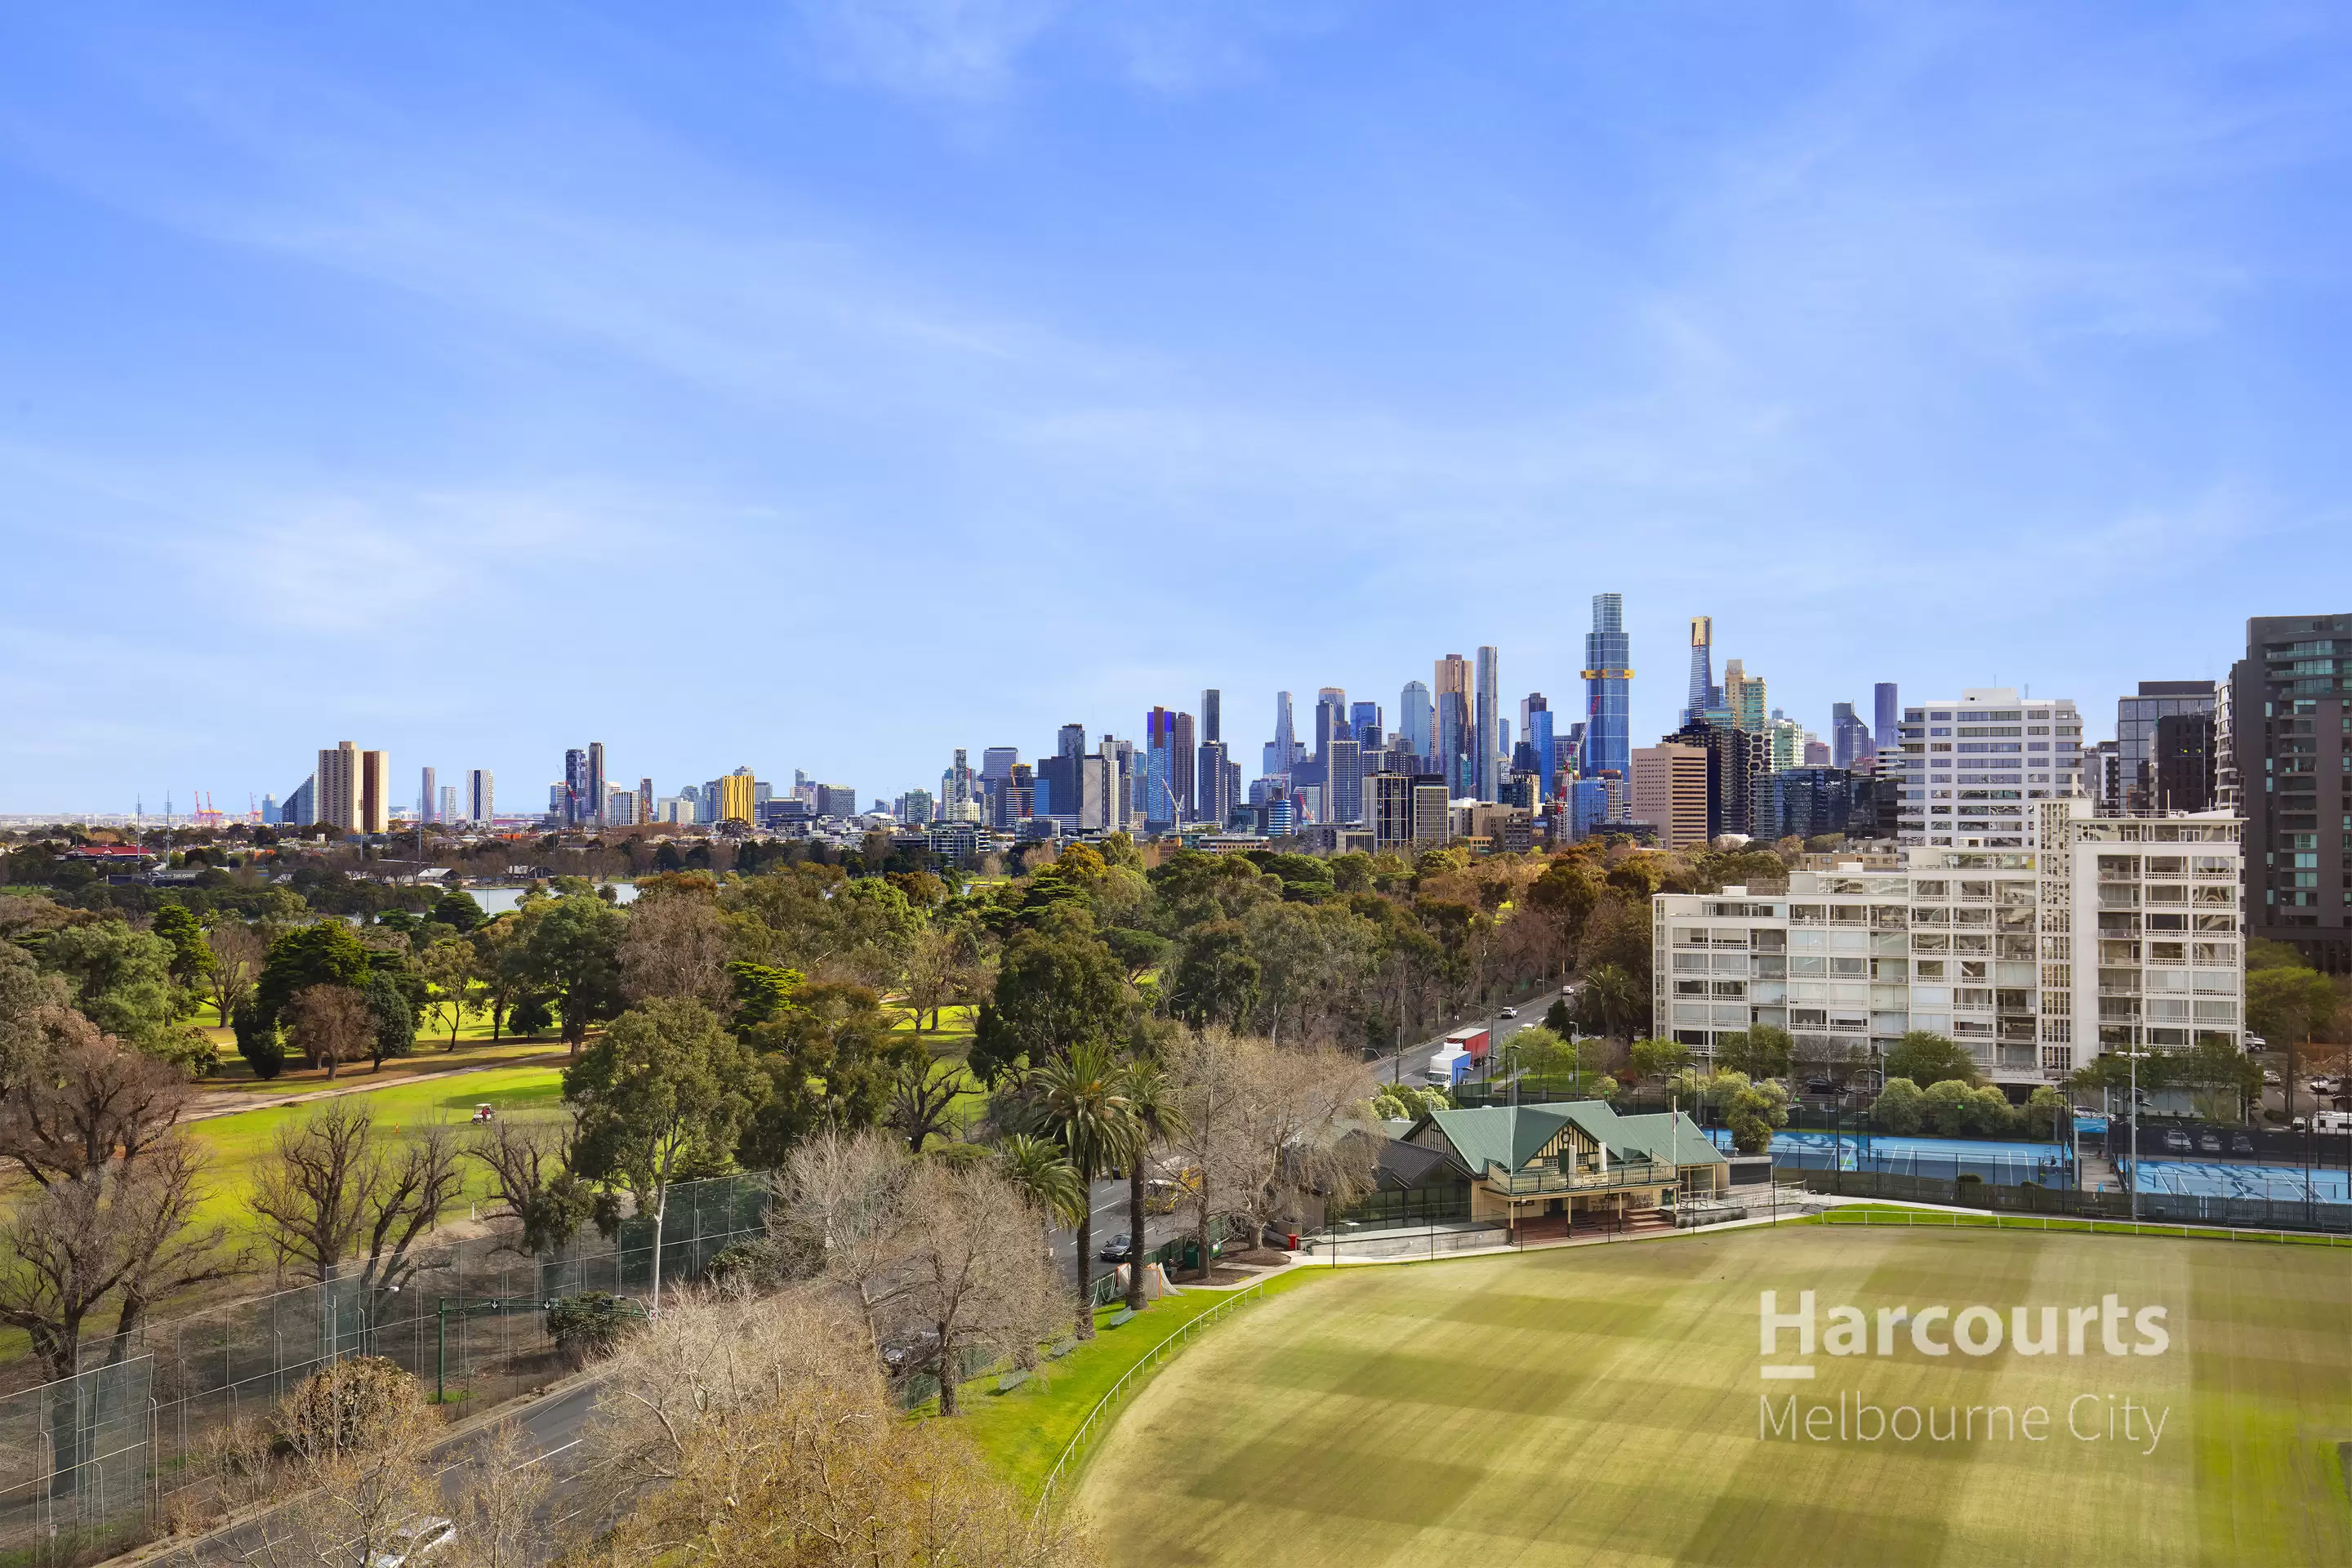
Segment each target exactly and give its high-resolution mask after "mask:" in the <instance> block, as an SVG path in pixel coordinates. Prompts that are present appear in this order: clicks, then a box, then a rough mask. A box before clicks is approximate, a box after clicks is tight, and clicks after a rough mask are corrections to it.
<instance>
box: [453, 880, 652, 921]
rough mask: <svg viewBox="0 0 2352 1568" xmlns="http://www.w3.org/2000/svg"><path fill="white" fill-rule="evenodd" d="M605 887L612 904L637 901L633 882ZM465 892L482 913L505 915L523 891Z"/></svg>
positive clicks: (486, 890)
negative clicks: (479, 906)
mask: <svg viewBox="0 0 2352 1568" xmlns="http://www.w3.org/2000/svg"><path fill="white" fill-rule="evenodd" d="M605 885H606V886H607V887H609V888H611V889H613V901H614V903H620V904H633V903H635V902H636V901H637V885H636V884H635V882H609V883H607V884H605ZM466 891H467V892H468V893H471V894H473V895H474V902H476V903H478V904H479V905H481V906H482V912H483V913H484V914H486V915H502V914H505V913H506V912H507V911H508V910H511V909H514V908H516V907H518V906H519V905H520V904H521V902H522V894H523V890H522V889H520V888H467V889H466Z"/></svg>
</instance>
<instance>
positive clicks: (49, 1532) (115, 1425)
mask: <svg viewBox="0 0 2352 1568" xmlns="http://www.w3.org/2000/svg"><path fill="white" fill-rule="evenodd" d="M766 1206H767V1189H766V1186H765V1184H764V1183H763V1182H761V1180H760V1179H759V1178H757V1177H754V1176H744V1175H735V1176H721V1177H716V1178H713V1179H711V1180H709V1181H703V1182H693V1183H682V1184H679V1185H677V1186H676V1187H673V1188H672V1189H671V1190H670V1194H669V1202H668V1205H667V1213H666V1215H665V1218H664V1222H663V1225H662V1237H661V1255H660V1258H659V1264H660V1272H661V1278H662V1279H663V1281H664V1283H665V1284H683V1283H686V1282H688V1281H691V1280H694V1279H699V1278H700V1277H701V1276H702V1275H703V1273H704V1272H705V1270H707V1269H708V1268H709V1266H710V1263H711V1261H712V1259H714V1258H717V1257H718V1256H719V1253H721V1252H723V1251H724V1250H726V1248H727V1247H730V1246H732V1245H734V1244H735V1243H737V1242H739V1241H749V1240H751V1239H754V1238H755V1237H760V1236H762V1235H764V1234H765V1215H766ZM655 1263H656V1258H655V1256H654V1221H653V1217H652V1216H651V1215H641V1216H635V1217H631V1218H629V1219H625V1220H623V1221H622V1222H621V1224H620V1226H619V1228H618V1229H617V1230H616V1231H615V1232H614V1235H613V1237H611V1238H609V1239H607V1238H605V1237H603V1236H601V1235H600V1234H598V1233H596V1232H593V1231H591V1232H589V1233H587V1234H586V1235H584V1236H582V1237H574V1238H573V1239H572V1240H571V1241H570V1242H568V1243H566V1244H565V1245H564V1246H563V1247H560V1248H555V1249H551V1250H550V1251H548V1252H545V1253H541V1254H539V1255H537V1256H533V1255H531V1254H529V1253H525V1252H520V1251H518V1250H516V1249H514V1247H512V1246H511V1242H510V1238H509V1239H504V1240H502V1239H501V1238H499V1237H478V1238H473V1239H469V1240H466V1241H462V1242H457V1243H452V1244H450V1245H449V1246H447V1247H443V1248H436V1249H435V1250H434V1252H433V1254H432V1256H431V1258H430V1260H429V1261H428V1262H427V1264H426V1265H425V1267H423V1268H419V1269H418V1270H417V1271H416V1272H415V1274H414V1275H412V1276H410V1278H409V1279H407V1280H406V1281H404V1283H403V1284H402V1285H401V1286H400V1287H399V1288H398V1289H370V1288H369V1287H368V1286H367V1285H365V1284H363V1283H362V1281H360V1280H358V1279H335V1280H331V1281H329V1282H327V1283H323V1284H309V1285H303V1286H299V1287H296V1288H294V1289H286V1290H279V1291H276V1292H273V1293H271V1294H269V1295H266V1296H259V1297H253V1298H248V1299H246V1300H238V1301H232V1302H227V1303H224V1304H221V1305H218V1306H214V1307H210V1308H207V1309H205V1310H203V1311H200V1312H197V1313H194V1314H192V1315H190V1316H188V1317H184V1318H180V1319H174V1320H164V1321H157V1322H152V1323H150V1324H147V1325H145V1326H143V1327H142V1328H140V1329H138V1330H136V1331H133V1332H132V1333H131V1335H129V1336H127V1337H126V1338H124V1339H123V1340H121V1341H115V1340H111V1339H107V1338H103V1337H100V1338H98V1339H97V1340H96V1342H94V1343H92V1344H90V1345H89V1346H86V1347H85V1352H84V1364H83V1367H82V1369H81V1370H80V1371H79V1373H76V1374H75V1375H74V1376H71V1377H68V1378H64V1379H61V1380H59V1381H57V1382H53V1383H48V1384H42V1385H40V1386H38V1387H35V1388H30V1389H26V1390H24V1391H22V1392H19V1393H16V1394H9V1395H7V1396H5V1397H0V1563H5V1564H6V1565H7V1568H18V1565H19V1564H21V1565H22V1568H63V1565H65V1564H68V1563H75V1562H83V1561H89V1560H92V1558H93V1557H94V1556H96V1555H103V1554H104V1552H105V1551H106V1550H107V1549H112V1550H121V1549H123V1548H124V1547H127V1546H128V1545H130V1544H131V1543H133V1542H137V1541H139V1540H142V1539H144V1538H146V1536H147V1535H149V1534H151V1533H152V1531H155V1530H157V1529H159V1528H162V1527H163V1526H164V1525H166V1524H167V1523H169V1522H171V1521H173V1520H175V1519H177V1518H179V1517H181V1516H182V1515H183V1514H184V1513H185V1512H186V1511H187V1510H188V1509H189V1508H191V1507H192V1506H194V1504H195V1502H196V1500H197V1498H198V1496H199V1495H200V1493H201V1491H202V1489H204V1487H205V1484H206V1482H205V1476H204V1470H205V1467H204V1465H203V1464H202V1463H201V1462H200V1461H201V1459H202V1457H203V1453H204V1449H205V1444H206V1441H207V1439H208V1438H209V1437H210V1436H212V1435H213V1434H215V1433H216V1432H218V1431H219V1430H221V1429H222V1428H224V1427H226V1426H228V1425H229V1424H230V1423H232V1422H235V1421H236V1420H237V1419H239V1418H240V1417H242V1416H247V1415H260V1414H263V1413H265V1412H267V1411H268V1410H270V1409H271V1408H273V1407H274V1406H275V1405H277V1403H278V1400H279V1399H280V1398H281V1397H283V1396H284V1395H285V1394H287V1393H288V1392H289V1391H290V1390H291V1389H292V1388H293V1387H294V1386H295V1385H296V1384H299V1383H300V1382H301V1381H302V1379H303V1378H305V1377H307V1376H309V1375H310V1373H313V1372H315V1371H317V1370H318V1369H319V1368H320V1367H322V1366H325V1365H328V1364H330V1363H333V1362H336V1361H340V1360H342V1359H344V1358H346V1357H349V1356H355V1355H373V1356H383V1357H385V1358H388V1359H389V1360H391V1361H393V1362H395V1363H398V1364H399V1365H400V1366H401V1367H403V1368H404V1369H405V1370H406V1371H408V1372H410V1373H415V1375H416V1376H417V1377H418V1378H419V1379H420V1380H421V1381H423V1382H424V1383H425V1384H427V1385H429V1386H430V1388H431V1390H432V1393H431V1394H430V1397H431V1398H432V1399H433V1400H434V1401H435V1403H436V1404H437V1405H451V1406H457V1408H458V1410H459V1411H460V1412H461V1413H464V1414H471V1413H473V1412H476V1411H479V1410H482V1409H486V1408H488V1407H489V1406H491V1405H498V1404H501V1403H503V1402H505V1401H507V1400H509V1399H512V1398H514V1397H516V1396H518V1395H520V1394H526V1393H529V1392H530V1391H531V1390H532V1389H534V1388H537V1387H539V1386H541V1384H546V1383H548V1382H551V1381H552V1380H553V1379H554V1378H555V1377H557V1376H558V1375H560V1374H561V1373H562V1371H563V1370H564V1368H563V1366H562V1360H561V1357H560V1355H559V1352H557V1349H556V1346H555V1342H554V1341H553V1339H552V1338H551V1336H550V1335H549V1333H548V1330H547V1321H546V1320H547V1311H546V1310H547V1307H548V1306H549V1305H550V1304H551V1302H553V1301H555V1300H559V1299H561V1298H562V1297H565V1296H573V1295H578V1294H581V1293H582V1292H583V1291H590V1290H604V1291H610V1292H612V1293H613V1294H614V1295H623V1296H636V1295H642V1294H646V1293H647V1292H649V1291H650V1289H651V1288H652V1283H653V1278H654V1270H655Z"/></svg>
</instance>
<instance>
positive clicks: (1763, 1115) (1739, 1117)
mask: <svg viewBox="0 0 2352 1568" xmlns="http://www.w3.org/2000/svg"><path fill="white" fill-rule="evenodd" d="M1725 1076H1726V1077H1736V1076H1737V1075H1736V1074H1726V1075H1725ZM1723 1121H1724V1124H1725V1125H1726V1126H1727V1127H1729V1128H1730V1129H1731V1146H1732V1147H1733V1148H1735V1149H1737V1150H1738V1151H1739V1152H1741V1153H1743V1154H1761V1153H1762V1152H1764V1151H1765V1150H1767V1149H1769V1148H1770V1147H1771V1146H1772V1131H1773V1129H1775V1128H1778V1127H1786V1126H1787V1125H1788V1124H1789V1091H1788V1090H1787V1089H1783V1088H1782V1087H1781V1086H1780V1085H1779V1084H1777V1083H1774V1082H1773V1081H1772V1080H1771V1079H1765V1080H1764V1081H1763V1082H1761V1083H1743V1084H1741V1085H1739V1086H1738V1088H1737V1089H1733V1090H1732V1091H1731V1096H1730V1099H1729V1101H1728V1102H1727V1104H1726V1105H1725V1107H1724V1111H1723Z"/></svg>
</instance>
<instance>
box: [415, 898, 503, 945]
mask: <svg viewBox="0 0 2352 1568" xmlns="http://www.w3.org/2000/svg"><path fill="white" fill-rule="evenodd" d="M425 919H426V920H428V921H433V922H434V923H435V924H436V925H445V926H447V927H448V928H449V929H450V930H451V931H456V932H457V934H458V935H459V936H470V935H471V934H472V933H473V932H475V931H478V930H480V929H481V927H482V925H483V923H484V922H485V921H488V919H489V917H488V915H486V914H484V913H483V912H482V906H481V905H480V904H479V903H478V902H476V901H475V899H474V895H473V894H471V893H469V892H467V891H466V889H463V888H451V889H448V890H447V891H446V892H445V893H443V894H442V895H441V896H440V897H439V898H437V899H436V900H433V912H432V913H431V914H428V915H426V916H425Z"/></svg>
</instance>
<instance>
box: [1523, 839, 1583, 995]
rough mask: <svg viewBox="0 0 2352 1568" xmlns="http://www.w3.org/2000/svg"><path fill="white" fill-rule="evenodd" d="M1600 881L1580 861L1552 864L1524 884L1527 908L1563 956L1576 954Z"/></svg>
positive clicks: (1565, 859)
mask: <svg viewBox="0 0 2352 1568" xmlns="http://www.w3.org/2000/svg"><path fill="white" fill-rule="evenodd" d="M1527 901H1528V910H1530V911H1531V912H1532V913H1533V914H1534V915H1535V917H1536V918H1537V919H1538V920H1540V921H1543V922H1544V923H1545V924H1546V925H1547V926H1549V928H1550V930H1551V932H1552V936H1553V940H1554V942H1555V943H1556V944H1557V947H1558V951H1559V952H1560V953H1562V954H1563V955H1565V954H1569V953H1572V952H1576V950H1577V947H1578V945H1579V944H1580V942H1582V940H1583V937H1584V922H1585V921H1587V920H1588V919H1590V918H1591V914H1592V910H1593V908H1594V907H1595V906H1596V905H1597V904H1598V903H1599V902H1600V901H1601V879H1600V878H1599V877H1597V876H1595V875H1594V874H1593V871H1592V868H1591V864H1590V863H1589V862H1587V861H1585V860H1583V859H1582V858H1576V859H1569V858H1561V859H1558V860H1554V861H1553V862H1552V863H1551V864H1550V865H1549V866H1548V867H1546V868H1544V872H1543V874H1542V875H1541V876H1539V877H1538V878H1537V879H1535V880H1534V881H1533V882H1530V883H1529V884H1528V893H1527ZM1554 1005H1557V1004H1554ZM1547 1022H1549V1020H1547ZM1563 1032H1565V1031H1563Z"/></svg>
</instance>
